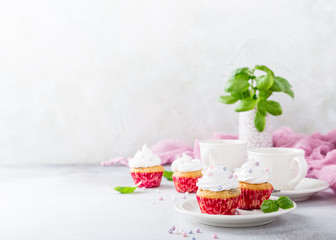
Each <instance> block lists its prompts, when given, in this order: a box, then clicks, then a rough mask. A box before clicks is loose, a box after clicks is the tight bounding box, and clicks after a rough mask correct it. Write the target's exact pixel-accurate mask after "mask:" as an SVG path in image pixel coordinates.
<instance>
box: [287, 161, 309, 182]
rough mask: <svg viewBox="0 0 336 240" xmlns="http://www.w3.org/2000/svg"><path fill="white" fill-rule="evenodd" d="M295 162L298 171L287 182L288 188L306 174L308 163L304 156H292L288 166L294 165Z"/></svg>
mask: <svg viewBox="0 0 336 240" xmlns="http://www.w3.org/2000/svg"><path fill="white" fill-rule="evenodd" d="M295 162H296V163H297V164H298V167H299V173H298V175H297V176H296V177H295V178H294V179H292V180H290V181H289V182H288V183H287V185H288V187H290V188H294V187H295V186H296V185H297V184H298V183H299V182H300V181H301V180H302V179H303V178H304V177H305V176H306V175H307V170H308V165H307V161H306V159H305V158H303V157H295V158H293V159H292V161H291V165H290V166H294V164H295Z"/></svg>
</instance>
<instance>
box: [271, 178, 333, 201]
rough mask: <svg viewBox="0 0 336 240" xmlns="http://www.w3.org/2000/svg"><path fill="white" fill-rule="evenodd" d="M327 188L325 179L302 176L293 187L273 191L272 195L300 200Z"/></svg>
mask: <svg viewBox="0 0 336 240" xmlns="http://www.w3.org/2000/svg"><path fill="white" fill-rule="evenodd" d="M327 188H329V184H328V183H327V182H325V181H322V180H318V179H314V178H304V179H302V180H301V182H300V183H299V184H298V185H297V186H296V187H295V189H293V190H281V191H280V192H274V193H272V196H278V197H280V196H287V197H290V199H292V200H293V201H296V202H300V201H304V200H308V199H310V198H311V196H313V195H314V194H315V193H318V192H320V191H323V190H326V189H327Z"/></svg>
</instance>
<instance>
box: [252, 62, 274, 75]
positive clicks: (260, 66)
mask: <svg viewBox="0 0 336 240" xmlns="http://www.w3.org/2000/svg"><path fill="white" fill-rule="evenodd" d="M254 68H255V69H258V70H260V71H263V72H265V73H267V75H272V76H274V73H273V71H272V70H271V69H269V68H268V67H266V66H264V65H257V66H255V67H254Z"/></svg>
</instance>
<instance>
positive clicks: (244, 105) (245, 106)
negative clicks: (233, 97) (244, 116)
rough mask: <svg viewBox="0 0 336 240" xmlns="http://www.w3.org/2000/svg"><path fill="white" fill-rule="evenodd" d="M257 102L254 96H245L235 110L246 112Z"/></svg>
mask: <svg viewBox="0 0 336 240" xmlns="http://www.w3.org/2000/svg"><path fill="white" fill-rule="evenodd" d="M256 104H257V101H256V100H255V99H252V98H245V99H242V100H241V101H240V102H239V104H238V106H237V107H236V109H235V111H236V112H246V111H250V110H252V109H253V108H254V107H255V105H256Z"/></svg>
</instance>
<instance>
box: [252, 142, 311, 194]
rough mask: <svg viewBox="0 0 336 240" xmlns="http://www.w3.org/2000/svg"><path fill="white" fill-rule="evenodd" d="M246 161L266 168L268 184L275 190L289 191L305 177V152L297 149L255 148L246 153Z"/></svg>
mask: <svg viewBox="0 0 336 240" xmlns="http://www.w3.org/2000/svg"><path fill="white" fill-rule="evenodd" d="M247 155H248V159H250V160H254V161H258V162H259V163H260V166H261V167H264V168H268V170H269V175H270V179H269V181H268V182H270V183H271V184H272V185H273V187H274V189H276V190H290V189H294V188H295V186H296V185H297V184H298V183H299V182H300V181H301V180H302V179H303V178H304V177H305V176H306V174H307V169H308V166H307V162H306V159H305V152H304V151H303V150H302V149H297V148H276V147H273V148H255V149H249V150H248V151H247Z"/></svg>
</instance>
